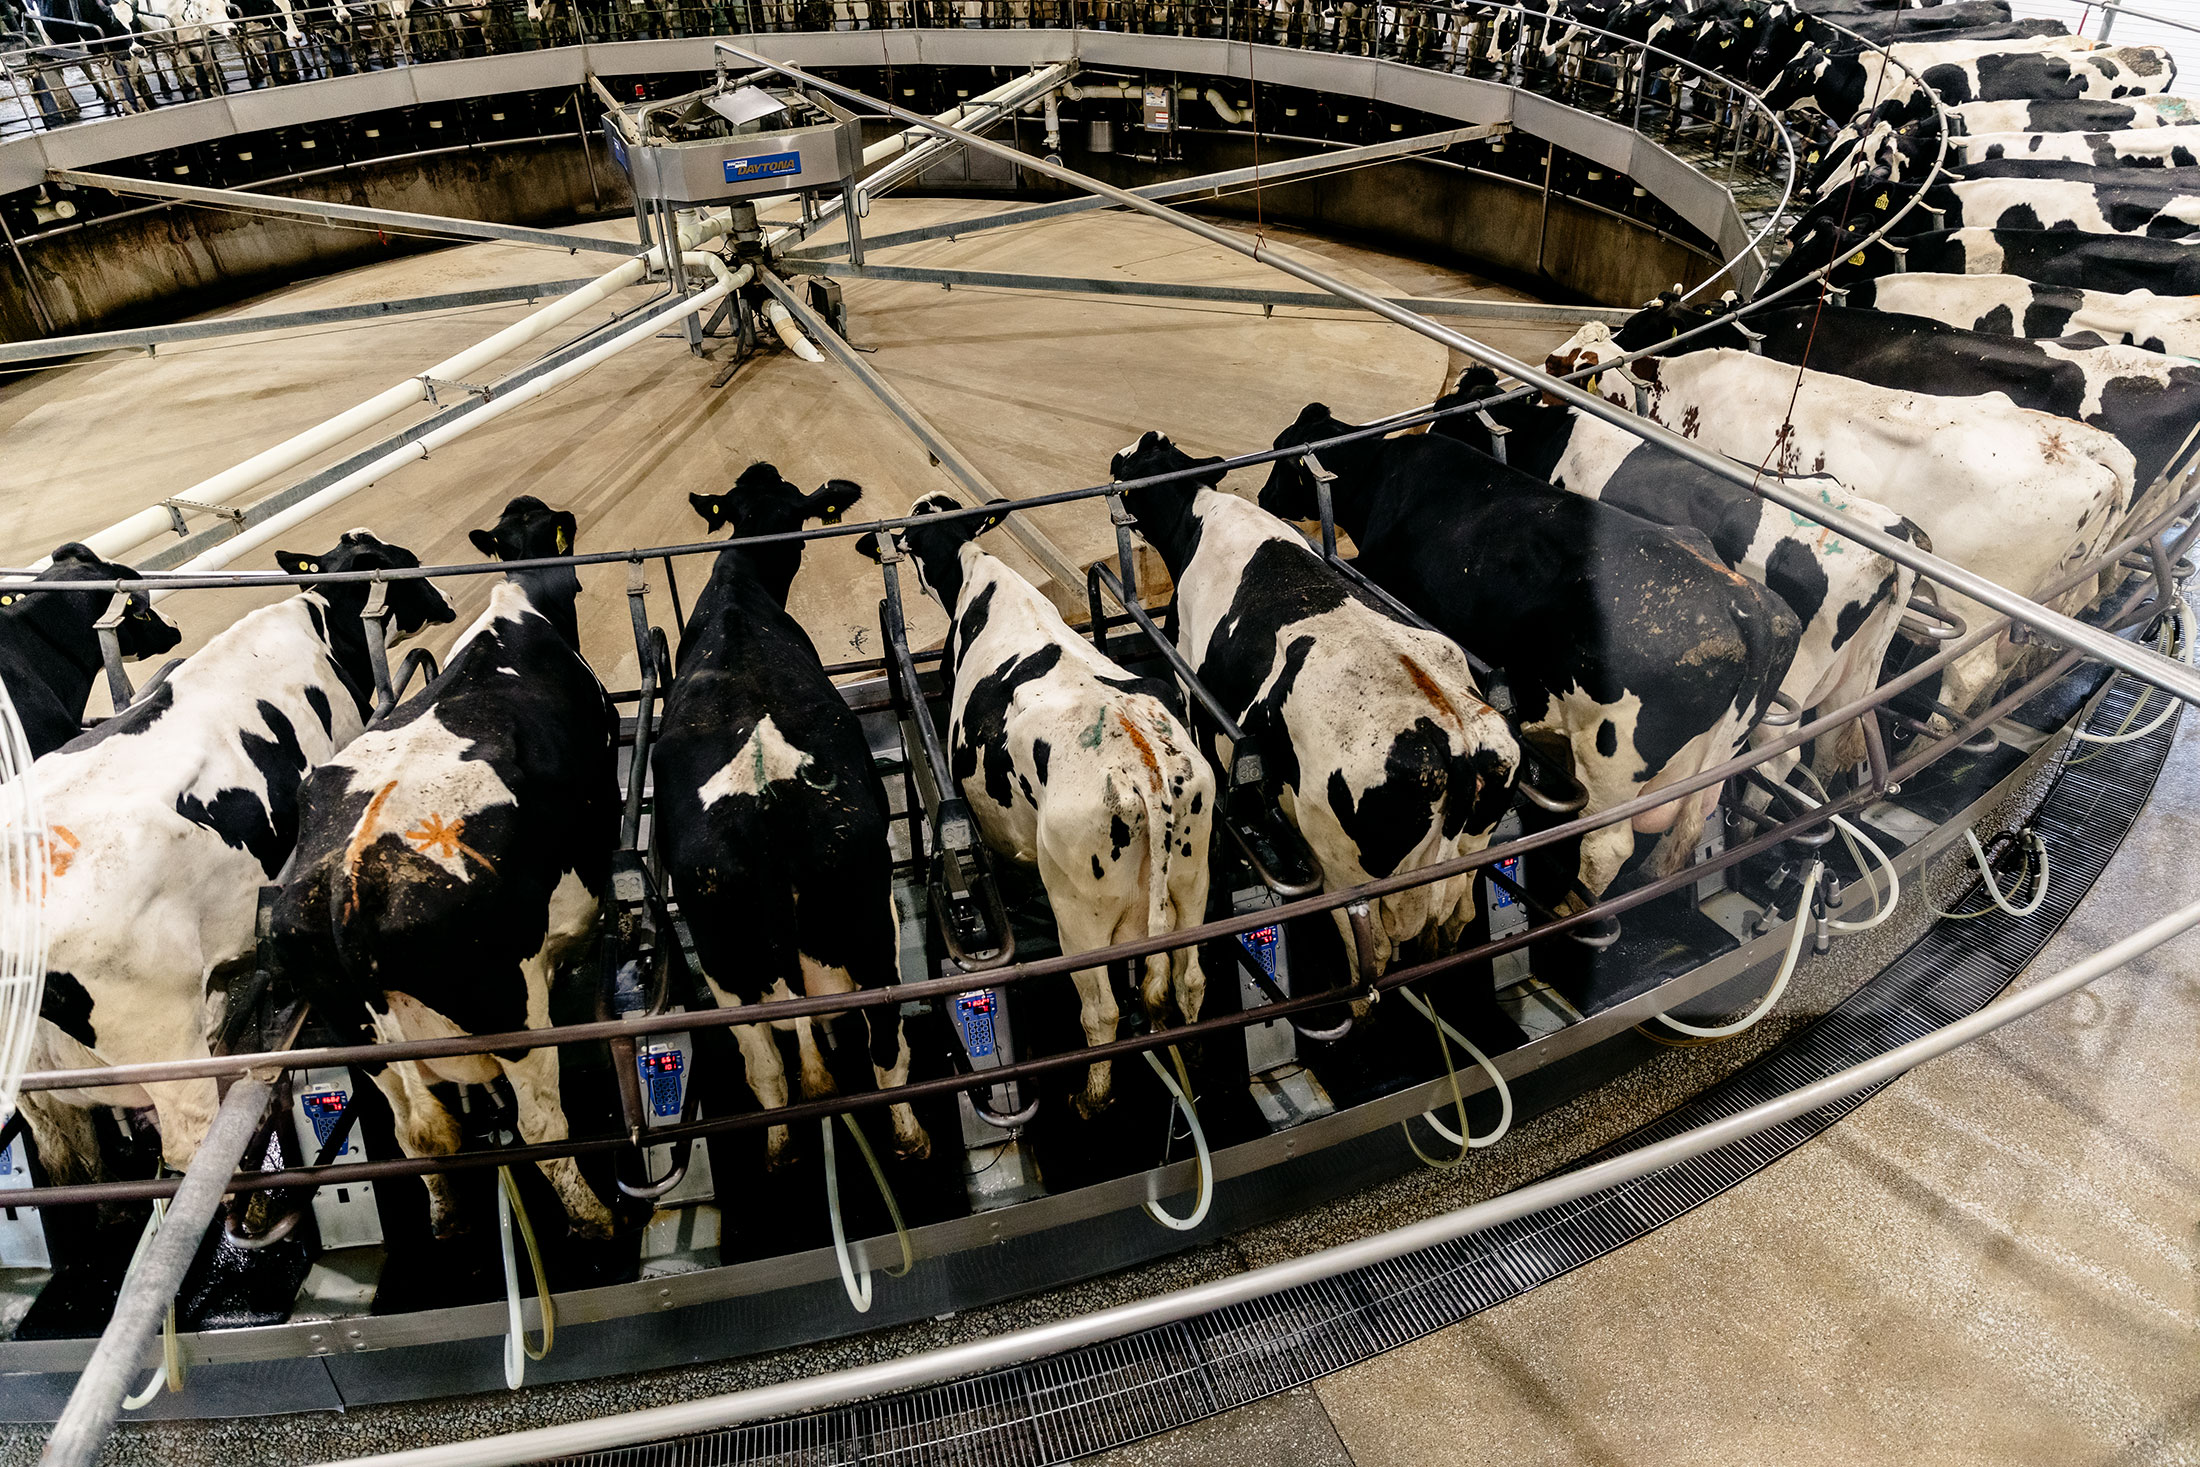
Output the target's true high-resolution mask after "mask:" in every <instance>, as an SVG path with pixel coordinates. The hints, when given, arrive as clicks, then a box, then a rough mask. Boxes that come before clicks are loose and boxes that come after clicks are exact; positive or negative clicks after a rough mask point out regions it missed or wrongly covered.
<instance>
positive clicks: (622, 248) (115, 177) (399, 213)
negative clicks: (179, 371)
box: [46, 168, 634, 256]
mask: <svg viewBox="0 0 2200 1467" xmlns="http://www.w3.org/2000/svg"><path fill="white" fill-rule="evenodd" d="M46 177H47V178H48V179H50V180H51V181H53V182H55V183H68V184H74V185H76V186H77V187H79V188H103V189H106V190H107V191H108V192H110V193H117V194H136V195H143V196H145V197H148V198H155V199H182V200H183V201H184V202H186V203H191V204H211V205H213V206H214V207H216V208H219V209H243V210H246V211H248V212H250V213H255V214H295V215H298V216H299V217H301V218H305V219H314V220H321V221H329V220H337V221H342V222H344V223H350V224H372V225H375V226H377V227H379V228H382V229H387V230H401V231H403V232H405V233H407V234H448V235H457V236H459V237H461V238H464V239H501V240H508V241H510V242H512V243H514V244H530V245H542V246H545V247H547V248H550V249H559V250H566V251H568V252H574V253H577V252H579V251H581V250H589V251H592V252H594V253H596V254H602V255H625V256H631V255H632V254H633V253H634V251H633V249H632V248H631V247H629V246H627V245H624V244H621V243H620V242H619V241H618V240H615V239H596V238H593V237H591V236H589V235H585V234H561V233H559V232H557V231H555V230H549V229H527V228H524V227H523V226H521V225H517V224H491V223H488V222H487V221H485V220H481V219H457V218H453V217H452V216H450V215H448V214H413V213H408V212H406V211H404V210H401V209H369V208H366V207H365V206H363V205H359V204H331V203H324V202H323V201H321V200H319V199H296V198H291V197H289V196H287V195H284V194H255V193H248V192H246V191H245V190H243V189H233V188H200V187H199V186H197V185H196V184H188V183H168V182H165V181H163V180H157V179H148V178H124V177H122V176H121V175H120V174H115V173H85V172H82V171H80V170H78V169H75V168H50V169H48V170H47V171H46Z"/></svg>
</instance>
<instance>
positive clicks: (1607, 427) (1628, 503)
mask: <svg viewBox="0 0 2200 1467" xmlns="http://www.w3.org/2000/svg"><path fill="white" fill-rule="evenodd" d="M1497 391H1498V383H1497V377H1496V374H1495V373H1493V372H1491V371H1490V370H1489V369H1488V368H1486V367H1475V368H1470V369H1469V370H1468V371H1467V372H1465V373H1463V374H1462V375H1461V377H1460V379H1459V383H1458V386H1457V388H1456V389H1455V390H1454V391H1453V392H1452V393H1451V394H1450V395H1449V396H1448V397H1446V398H1442V399H1439V400H1438V403H1437V405H1438V406H1439V407H1449V406H1454V405H1456V404H1460V403H1468V402H1479V401H1485V400H1487V399H1489V398H1491V397H1494V396H1495V395H1496V394H1497ZM1490 413H1491V416H1492V417H1493V418H1494V419H1495V420H1496V421H1497V423H1498V425H1499V426H1500V427H1503V428H1505V429H1507V430H1509V431H1508V432H1507V434H1506V436H1505V439H1504V446H1505V453H1506V459H1507V462H1509V463H1511V464H1512V465H1513V466H1514V467H1516V468H1518V469H1521V470H1523V471H1524V472H1526V473H1529V474H1533V475H1534V476H1536V477H1537V478H1540V479H1547V480H1549V481H1550V482H1551V483H1552V484H1554V485H1556V486H1557V487H1559V488H1561V489H1564V490H1566V491H1567V492H1568V493H1570V494H1579V495H1581V496H1582V497H1583V498H1586V499H1597V500H1602V501H1603V502H1604V503H1606V504H1609V505H1612V506H1614V507H1615V508H1618V509H1624V510H1626V511H1627V512H1628V513H1630V514H1634V515H1639V516H1641V517H1642V518H1643V519H1646V520H1649V521H1651V522H1652V523H1654V524H1660V525H1673V526H1682V527H1686V528H1689V529H1694V530H1699V531H1701V532H1702V533H1703V534H1704V536H1705V537H1706V538H1707V539H1708V540H1709V542H1710V544H1711V547H1712V549H1713V550H1714V551H1715V552H1716V553H1717V555H1718V557H1719V559H1720V561H1721V562H1722V563H1723V564H1725V565H1726V566H1727V567H1728V568H1729V569H1731V570H1735V571H1739V572H1740V573H1741V574H1743V575H1745V576H1748V577H1749V578H1750V579H1751V580H1753V581H1755V582H1757V583H1758V584H1760V585H1762V586H1764V587H1765V588H1766V589H1768V590H1770V591H1771V592H1772V593H1773V594H1774V595H1776V596H1778V597H1779V598H1780V600H1781V601H1782V602H1783V603H1784V604H1785V605H1786V606H1787V608H1788V609H1789V610H1790V611H1792V612H1794V613H1795V616H1796V619H1797V620H1798V621H1800V622H1801V624H1802V627H1801V631H1800V633H1799V634H1798V636H1797V638H1796V644H1795V657H1794V660H1793V661H1792V662H1791V663H1790V664H1789V665H1788V670H1787V675H1786V677H1785V678H1783V679H1782V680H1781V683H1780V691H1781V693H1782V694H1784V695H1785V696H1786V697H1787V699H1788V700H1789V701H1790V702H1791V703H1793V704H1794V706H1795V707H1797V708H1800V709H1804V710H1806V711H1807V710H1809V709H1813V708H1818V707H1821V706H1825V707H1839V706H1841V705H1842V704H1844V703H1848V702H1850V701H1853V700H1854V699H1856V698H1859V697H1861V696H1863V695H1864V694H1865V693H1867V692H1869V691H1870V690H1871V688H1872V687H1873V686H1874V684H1875V683H1876V682H1877V680H1878V677H1879V669H1880V665H1881V663H1882V662H1884V661H1885V659H1886V653H1887V644H1888V643H1889V642H1890V641H1892V640H1893V638H1894V633H1895V624H1896V623H1897V622H1899V621H1900V620H1901V619H1902V613H1903V608H1904V607H1905V606H1907V605H1908V603H1909V599H1910V591H1911V588H1912V586H1913V584H1914V581H1915V574H1914V573H1913V572H1912V571H1910V570H1909V569H1907V568H1906V567H1903V566H1900V565H1897V564H1896V563H1895V562H1893V561H1891V560H1889V559H1887V558H1886V557H1885V556H1883V555H1880V554H1878V553H1877V552H1876V551H1871V550H1867V549H1865V548H1864V547H1863V546H1861V545H1857V544H1854V543H1852V542H1850V541H1848V540H1845V539H1843V538H1842V537H1841V536H1839V535H1835V534H1829V533H1827V532H1826V531H1825V530H1824V529H1823V528H1822V527H1820V526H1819V525H1817V524H1815V523H1814V522H1812V521H1809V520H1805V519H1802V518H1801V517H1800V516H1798V515H1795V514H1792V513H1790V512H1789V511H1788V510H1786V509H1783V508H1781V507H1780V506H1778V505H1776V504H1774V503H1772V502H1771V501H1770V500H1768V499H1765V498H1763V497H1761V496H1759V495H1756V494H1752V493H1750V492H1749V491H1748V490H1746V489H1743V488H1741V487H1740V486H1739V485H1737V484H1735V483H1734V482H1733V481H1732V480H1729V479H1723V478H1721V477H1719V476H1718V475H1717V474H1714V473H1712V472H1711V471H1709V470H1708V469H1704V468H1700V467H1698V466H1697V465H1695V464H1692V463H1690V462H1688V461H1687V460H1686V459H1683V458H1678V457H1676V456H1674V455H1672V454H1669V453H1666V452H1664V451H1662V450H1660V449H1658V448H1656V447H1653V446H1652V445H1650V444H1647V443H1644V442H1643V441H1642V440H1641V439H1640V438H1637V437H1635V436H1634V435H1633V434H1631V433H1626V432H1622V431H1621V430H1620V429H1618V428H1615V427H1613V426H1612V425H1611V424H1609V423H1607V422H1605V421H1603V420H1602V419H1601V418H1596V417H1592V416H1590V415H1589V414H1586V413H1583V412H1580V411H1579V410H1577V409H1575V408H1572V407H1568V406H1566V405H1565V404H1564V403H1559V402H1552V401H1548V400H1541V401H1539V400H1537V399H1535V398H1529V397H1514V398H1512V399H1511V400H1509V401H1507V402H1504V403H1501V404H1499V405H1498V406H1497V407H1495V408H1493V409H1491V410H1490ZM1430 432H1431V433H1442V434H1446V435H1448V436H1451V437H1455V438H1458V439H1459V440H1460V441H1462V442H1464V443H1466V444H1467V445H1469V446H1470V447H1472V448H1475V449H1477V450H1479V451H1480V452H1483V453H1494V452H1495V444H1494V443H1493V442H1492V435H1491V434H1490V432H1489V431H1488V430H1487V429H1486V428H1485V427H1484V426H1483V424H1482V423H1481V421H1480V420H1479V418H1477V417H1474V416H1470V415H1466V414H1454V415H1452V416H1450V417H1446V418H1440V419H1438V420H1437V422H1436V423H1435V425H1434V426H1432V427H1431V429H1430ZM1786 482H1787V483H1788V485H1789V486H1790V487H1792V488H1795V489H1798V490H1800V491H1801V492H1803V493H1805V494H1808V495H1810V496H1812V497H1813V498H1816V499H1818V500H1819V501H1820V502H1821V503H1823V504H1825V505H1827V506H1828V507H1829V508H1832V509H1836V510H1839V511H1840V512H1841V513H1843V514H1846V515H1848V516H1850V517H1852V518H1854V519H1860V520H1862V521H1864V522H1865V523H1866V524H1868V525H1870V526H1872V527H1873V528H1874V529H1878V530H1884V531H1886V532H1887V533H1888V534H1890V535H1893V536H1895V537H1896V538H1897V539H1901V540H1907V541H1910V542H1911V543H1913V544H1916V545H1919V546H1920V547H1922V548H1925V549H1928V550H1929V549H1931V548H1932V547H1931V545H1930V543H1929V542H1928V541H1927V540H1926V538H1925V532H1924V531H1922V530H1920V529H1919V528H1918V527H1917V526H1916V525H1914V524H1912V523H1911V522H1910V521H1909V520H1907V519H1905V518H1903V517H1902V516H1901V515H1899V514H1896V513H1895V512H1894V511H1893V510H1891V509H1888V508H1886V507H1885V506H1883V505H1879V504H1875V503H1873V502H1872V501H1871V500H1869V499H1866V498H1864V497H1863V496H1862V495H1860V494H1858V493H1856V491H1854V490H1853V489H1851V488H1849V487H1848V486H1847V485H1845V484H1843V483H1842V482H1841V481H1840V480H1838V479H1836V478H1834V477H1833V476H1832V475H1831V474H1810V475H1803V476H1800V477H1797V478H1793V479H1789V480H1787V481H1786ZM1863 755H1864V750H1863V746H1862V731H1861V730H1860V729H1858V728H1857V727H1856V726H1855V725H1851V726H1850V728H1849V729H1848V730H1846V731H1844V732H1843V733H1842V734H1841V735H1840V736H1839V737H1836V738H1829V739H1827V740H1825V741H1824V743H1823V744H1822V745H1821V746H1820V748H1819V750H1818V759H1817V764H1818V767H1819V768H1820V769H1821V770H1826V771H1831V770H1835V769H1845V768H1847V767H1848V766H1850V765H1852V764H1854V763H1855V762H1856V761H1857V760H1858V759H1861V758H1862V757H1863Z"/></svg>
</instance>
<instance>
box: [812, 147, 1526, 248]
mask: <svg viewBox="0 0 2200 1467" xmlns="http://www.w3.org/2000/svg"><path fill="white" fill-rule="evenodd" d="M1511 131H1512V124H1511V123H1509V122H1484V123H1477V124H1476V125H1475V126H1473V127H1455V128H1451V129H1449V130H1447V131H1444V132H1432V133H1425V134H1422V135H1421V136H1419V137H1410V138H1394V139H1392V140H1390V141H1389V142H1382V143H1370V144H1368V145H1367V146H1366V147H1364V148H1342V149H1339V150H1338V151H1336V152H1333V153H1313V154H1309V155H1308V156H1306V157H1304V158H1286V159H1285V160H1283V161H1282V162H1280V163H1266V164H1262V165H1261V166H1260V167H1258V168H1230V169H1225V170H1224V171H1222V172H1220V173H1202V174H1198V175H1196V176H1195V177H1192V178H1177V179H1171V180H1169V181H1168V182H1166V183H1149V184H1146V185H1144V186H1143V187H1140V188H1136V189H1133V190H1131V192H1132V193H1135V194H1137V195H1138V196H1139V197H1140V198H1143V199H1188V200H1190V201H1192V202H1194V203H1196V202H1198V200H1199V199H1200V198H1202V197H1205V198H1219V197H1220V196H1221V195H1222V194H1223V193H1224V192H1225V191H1226V190H1229V189H1233V188H1238V187H1240V186H1242V185H1246V184H1255V183H1257V184H1271V183H1288V182H1290V181H1291V180H1293V179H1301V178H1305V177H1307V176H1308V175H1310V174H1322V173H1335V172H1338V171H1340V170H1342V169H1346V168H1357V167H1360V166H1361V165H1363V164H1367V163H1380V162H1383V161H1385V160H1386V159H1391V158H1409V157H1412V156H1413V155H1415V154H1417V153H1435V152H1440V151H1442V150H1443V149H1445V148H1449V147H1452V146H1453V145H1455V144H1458V143H1471V142H1476V141H1478V140H1480V139H1482V138H1488V137H1495V136H1497V135H1498V134H1500V133H1508V132H1511ZM1016 156H1017V157H1018V158H1024V157H1026V156H1028V155H1026V154H1023V153H1018V154H1017V155H1016ZM1040 171H1042V172H1043V171H1044V170H1040ZM1114 207H1116V202H1115V201H1114V200H1112V199H1107V198H1093V199H1064V200H1063V201H1062V202H1060V203H1058V204H1037V205H1034V206H1033V207H1031V208H1028V209H1008V210H1005V211H1003V212H1001V213H999V214H984V215H980V216H979V217H978V218H976V219H951V220H948V221H947V222H945V223H943V224H927V225H924V226H922V227H919V228H914V229H900V230H896V231H894V232H893V233H892V234H872V235H865V236H864V238H863V247H864V248H865V249H866V250H880V249H885V248H887V247H888V246H891V245H899V244H914V243H916V242H917V241H918V240H925V239H959V238H961V237H962V236H963V235H966V234H977V233H980V232H982V231H984V230H988V229H1006V228H1008V227H1010V226H1011V225H1016V224H1037V223H1040V222H1042V221H1044V220H1048V219H1061V218H1065V217H1067V216H1068V215H1071V214H1082V213H1085V212H1086V211H1088V210H1091V209H1112V208H1114ZM842 253H845V251H844V250H843V249H842V248H841V247H840V246H839V245H833V244H823V245H808V246H805V247H804V248H802V249H800V250H795V251H789V252H788V254H789V255H790V256H793V257H806V258H816V257H818V256H823V255H834V254H842Z"/></svg>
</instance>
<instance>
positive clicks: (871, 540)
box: [856, 530, 881, 562]
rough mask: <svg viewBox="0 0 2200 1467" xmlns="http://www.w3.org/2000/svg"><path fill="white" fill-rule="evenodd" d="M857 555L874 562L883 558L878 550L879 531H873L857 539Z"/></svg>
mask: <svg viewBox="0 0 2200 1467" xmlns="http://www.w3.org/2000/svg"><path fill="white" fill-rule="evenodd" d="M856 554H858V555H860V556H862V557H863V558H864V559H865V560H868V561H873V562H876V561H878V560H879V559H880V558H881V557H880V555H879V549H878V531H876V530H872V531H870V532H868V533H867V534H863V535H859V536H857V537H856Z"/></svg>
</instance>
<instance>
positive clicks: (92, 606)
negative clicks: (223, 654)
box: [0, 541, 183, 759]
mask: <svg viewBox="0 0 2200 1467" xmlns="http://www.w3.org/2000/svg"><path fill="white" fill-rule="evenodd" d="M136 574H137V572H136V571H133V570H131V569H130V568H129V567H128V566H126V565H117V564H115V563H114V562H113V561H110V560H101V559H100V558H99V557H98V556H97V555H94V554H93V553H92V552H91V550H90V549H89V548H87V547H86V546H83V545H79V544H77V543H75V542H74V541H71V542H70V543H69V544H67V545H63V546H61V547H59V548H58V549H56V550H55V551H54V553H53V564H51V565H49V566H48V567H46V569H44V570H42V571H40V572H39V573H38V575H37V576H36V577H35V578H34V579H36V580H40V581H94V580H116V581H126V580H129V579H131V578H132V577H134V576H135V575H136ZM113 599H114V597H113V594H112V593H111V592H107V591H19V590H10V589H8V588H7V587H6V586H5V585H0V683H5V684H6V685H7V689H8V698H9V700H10V701H11V702H13V703H14V704H15V716H16V717H17V718H18V719H20V720H22V723H23V735H24V737H25V738H26V739H27V740H28V741H29V743H30V748H31V757H32V758H34V759H38V758H43V757H45V756H46V755H48V754H51V753H52V752H53V751H54V750H56V749H58V748H60V747H61V746H62V745H63V744H66V743H67V742H68V741H69V740H71V739H73V738H75V737H77V735H79V734H81V733H83V732H84V705H85V704H86V703H87V702H89V701H90V700H91V696H92V684H93V683H94V682H95V681H97V680H98V678H99V673H100V667H101V659H100V652H99V633H98V632H97V631H96V630H95V629H94V626H95V623H97V622H98V621H99V619H100V618H101V617H102V616H104V615H105V614H106V612H107V606H108V603H109V602H111V601H112V600H113ZM115 640H116V643H117V645H118V646H119V647H120V649H121V652H122V656H123V659H124V660H125V661H136V660H138V659H140V658H145V657H158V656H159V655H160V654H161V653H163V652H167V651H169V650H171V649H173V648H174V647H175V645H176V644H177V643H178V642H180V641H182V640H183V633H182V632H179V631H177V630H176V625H175V623H174V622H172V621H170V620H169V619H168V618H167V617H165V616H162V615H161V614H160V613H159V612H157V611H155V610H154V609H153V602H152V598H151V597H149V596H147V595H146V594H145V593H144V592H143V591H132V592H131V593H130V605H129V609H128V610H127V611H126V612H124V613H123V617H122V624H121V625H120V626H119V627H117V628H116V629H115Z"/></svg>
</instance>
